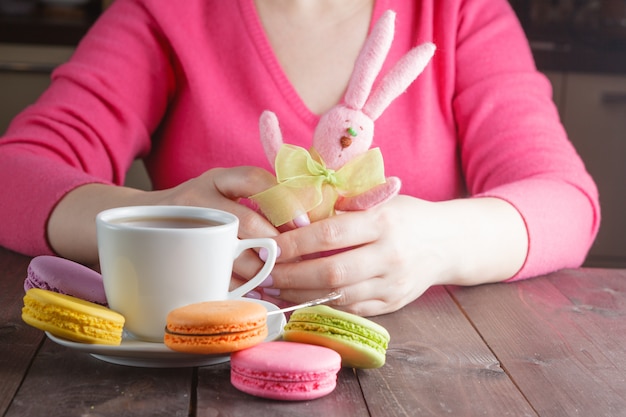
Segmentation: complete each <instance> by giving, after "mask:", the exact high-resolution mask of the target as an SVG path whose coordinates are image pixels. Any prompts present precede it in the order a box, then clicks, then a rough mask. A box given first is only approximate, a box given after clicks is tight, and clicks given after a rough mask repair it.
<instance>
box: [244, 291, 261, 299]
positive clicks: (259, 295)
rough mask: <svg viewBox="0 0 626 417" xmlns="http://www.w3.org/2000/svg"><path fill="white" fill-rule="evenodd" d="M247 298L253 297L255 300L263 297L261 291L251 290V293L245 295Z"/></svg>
mask: <svg viewBox="0 0 626 417" xmlns="http://www.w3.org/2000/svg"><path fill="white" fill-rule="evenodd" d="M244 297H245V298H253V299H255V300H260V299H261V293H260V292H258V291H250V292H249V293H247V294H246V295H244Z"/></svg>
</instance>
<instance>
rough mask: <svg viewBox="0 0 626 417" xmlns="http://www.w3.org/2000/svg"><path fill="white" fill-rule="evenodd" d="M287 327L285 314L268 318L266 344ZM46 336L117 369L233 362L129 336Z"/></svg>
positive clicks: (216, 356) (269, 309)
mask: <svg viewBox="0 0 626 417" xmlns="http://www.w3.org/2000/svg"><path fill="white" fill-rule="evenodd" d="M250 301H254V302H258V303H260V304H262V305H264V306H265V308H267V311H273V310H278V307H277V306H275V305H274V304H272V303H269V302H267V301H263V300H253V299H250ZM286 323H287V320H286V318H285V315H284V314H273V315H271V316H267V328H268V335H267V338H266V339H265V341H266V342H268V341H272V340H276V339H278V338H280V337H281V336H282V334H283V327H285V324H286ZM46 336H48V338H49V339H50V340H52V341H53V342H55V343H58V344H59V345H62V346H66V347H69V348H71V349H75V350H78V351H81V352H86V353H89V354H91V356H93V357H94V358H97V359H100V360H102V361H105V362H110V363H114V364H117V365H127V366H137V367H143V368H181V367H190V366H207V365H215V364H218V363H223V362H228V360H229V359H230V355H194V354H190V353H182V352H176V351H173V350H171V349H170V348H168V347H167V346H165V345H164V344H163V343H152V342H144V341H141V340H137V339H134V338H132V336H130V335H127V334H126V333H124V335H123V337H122V343H121V344H120V345H119V346H109V345H96V344H89V343H80V342H73V341H70V340H67V339H62V338H60V337H57V336H54V335H52V334H50V333H49V332H46Z"/></svg>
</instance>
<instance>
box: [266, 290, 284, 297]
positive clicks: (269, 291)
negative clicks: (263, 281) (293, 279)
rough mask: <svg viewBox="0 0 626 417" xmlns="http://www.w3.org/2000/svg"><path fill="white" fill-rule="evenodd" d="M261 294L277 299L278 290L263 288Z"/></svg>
mask: <svg viewBox="0 0 626 417" xmlns="http://www.w3.org/2000/svg"><path fill="white" fill-rule="evenodd" d="M263 292H264V293H265V294H267V295H269V296H270V297H278V296H279V295H280V290H279V289H278V288H263Z"/></svg>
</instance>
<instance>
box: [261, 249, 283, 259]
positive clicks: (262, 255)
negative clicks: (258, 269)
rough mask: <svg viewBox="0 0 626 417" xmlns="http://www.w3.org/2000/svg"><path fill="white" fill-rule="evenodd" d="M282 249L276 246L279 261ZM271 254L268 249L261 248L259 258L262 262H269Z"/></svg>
mask: <svg viewBox="0 0 626 417" xmlns="http://www.w3.org/2000/svg"><path fill="white" fill-rule="evenodd" d="M280 253H281V252H280V247H278V246H276V258H277V259H278V257H280ZM268 255H269V253H268V251H267V249H266V248H261V249H259V258H261V260H262V261H263V262H266V261H267V257H268Z"/></svg>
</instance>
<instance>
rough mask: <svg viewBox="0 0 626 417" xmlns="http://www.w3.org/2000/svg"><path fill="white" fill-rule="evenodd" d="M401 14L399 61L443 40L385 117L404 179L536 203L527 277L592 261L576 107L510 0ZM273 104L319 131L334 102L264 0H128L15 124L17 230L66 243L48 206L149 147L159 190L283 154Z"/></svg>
mask: <svg viewBox="0 0 626 417" xmlns="http://www.w3.org/2000/svg"><path fill="white" fill-rule="evenodd" d="M386 9H394V10H395V11H396V12H397V18H396V37H395V40H394V43H393V46H392V49H391V52H390V54H389V56H388V58H387V61H386V64H385V66H384V68H383V70H382V73H383V74H384V73H385V72H386V71H387V70H388V69H389V67H390V65H392V64H393V63H394V62H396V61H397V59H398V58H399V57H400V56H401V55H402V54H404V53H405V52H406V51H407V50H409V49H410V48H411V47H413V46H415V45H417V44H419V43H422V42H425V41H432V42H434V43H435V44H436V45H437V47H438V49H437V53H436V55H435V57H434V59H433V61H432V62H431V63H430V65H429V66H428V67H427V69H426V70H425V72H424V73H423V74H422V75H421V76H420V77H419V78H418V80H417V81H416V82H414V83H413V84H412V85H411V87H410V88H409V89H408V91H407V93H406V94H403V95H402V96H401V97H400V98H398V99H396V100H395V101H394V102H393V103H392V104H391V106H390V107H389V108H388V109H387V110H386V111H385V112H384V113H383V114H382V116H381V117H380V118H379V119H378V120H377V121H376V137H375V138H374V142H375V143H374V146H378V147H380V148H381V150H382V153H383V155H384V159H385V164H386V174H387V175H388V176H398V177H400V178H401V179H402V181H403V188H402V191H401V193H403V194H408V195H412V196H415V197H419V198H422V199H427V200H433V201H440V200H447V199H453V198H459V197H465V196H495V197H499V198H502V199H505V200H507V201H509V202H510V203H512V204H513V205H514V206H515V207H517V209H518V210H519V211H520V213H521V214H522V215H523V217H524V220H525V222H526V225H527V228H528V232H529V236H530V250H529V254H528V258H527V260H526V263H525V265H524V267H523V269H522V270H521V271H520V272H519V273H518V274H517V275H516V277H515V278H524V277H529V276H534V275H538V274H542V273H546V272H550V271H552V270H555V269H559V268H563V267H574V266H578V265H580V264H581V262H582V261H583V260H584V258H585V255H586V253H587V251H588V249H589V247H590V245H591V243H592V241H593V239H594V237H595V234H596V232H597V229H598V226H599V206H598V196H597V191H596V188H595V185H594V183H593V181H592V179H591V178H590V177H589V175H588V174H587V173H586V171H585V169H584V166H583V164H582V162H581V160H580V158H579V157H578V156H577V154H576V152H575V150H574V149H573V147H572V145H571V144H570V143H569V142H568V140H567V137H566V134H565V132H564V130H563V128H562V126H561V125H560V123H559V119H558V114H557V111H556V109H555V106H554V105H553V104H552V102H551V89H550V84H549V82H548V81H547V80H546V79H545V78H544V77H543V76H542V75H541V74H540V73H538V72H537V71H536V70H535V67H534V63H533V60H532V55H531V52H530V50H529V47H528V44H527V41H526V40H525V37H524V34H523V32H522V30H521V28H520V26H519V24H518V22H517V20H516V18H515V15H514V13H513V11H512V10H511V8H510V6H509V4H508V3H507V1H506V0H471V1H470V0H420V1H408V0H397V1H394V0H378V1H377V3H376V6H375V10H374V16H373V20H374V21H375V20H377V19H378V18H379V17H380V15H381V14H382V12H383V11H384V10H386ZM265 109H269V110H272V111H274V112H275V113H276V114H277V115H278V118H279V120H280V123H281V128H282V132H283V135H284V138H285V141H286V142H288V143H292V144H296V145H300V146H303V147H308V146H309V145H310V141H311V138H312V134H313V130H314V127H315V125H316V123H317V121H318V119H319V115H317V114H313V113H312V112H311V111H310V110H309V109H308V108H307V107H306V106H305V105H304V103H303V102H302V101H301V99H300V98H299V97H298V95H297V93H296V91H295V90H294V88H293V87H292V85H291V84H290V83H289V81H288V79H287V78H286V76H285V74H284V72H283V71H282V69H281V67H280V65H279V63H278V61H277V59H276V57H275V56H274V54H273V52H272V49H271V47H270V45H269V43H268V40H267V38H266V37H265V34H264V31H263V28H262V26H261V24H260V21H259V19H258V16H257V14H256V10H255V8H254V4H253V1H252V0H236V1H231V0H229V1H224V0H213V1H211V0H184V1H163V0H116V1H115V2H114V3H113V6H112V7H111V8H110V9H109V10H108V11H107V12H106V13H105V14H104V15H103V16H102V18H101V19H100V20H99V21H98V22H97V23H96V24H95V26H94V27H93V28H92V30H91V31H90V32H89V34H88V35H87V36H86V37H85V39H84V40H83V41H82V42H81V44H80V46H79V48H78V50H77V51H76V53H75V55H74V56H73V57H72V59H71V61H70V62H69V63H67V64H64V65H62V66H60V67H59V68H58V69H57V70H56V71H55V72H54V74H53V83H52V86H51V87H50V88H49V89H48V90H47V91H46V92H45V93H44V94H43V96H42V97H41V98H40V99H39V100H38V101H37V102H36V103H35V104H34V105H33V106H31V107H29V108H28V109H26V110H25V111H24V112H23V113H22V114H21V115H19V116H18V117H17V118H16V119H15V120H14V122H13V123H12V125H11V126H10V128H9V129H8V131H7V133H6V135H5V136H4V137H3V138H2V139H1V140H0V183H1V184H2V187H1V188H0V190H1V191H0V192H1V193H2V197H1V198H0V222H2V224H1V226H0V245H2V246H5V247H7V248H10V249H13V250H16V251H20V252H23V253H26V254H30V255H36V254H44V253H50V252H51V249H50V247H49V245H48V243H47V240H46V233H45V230H46V222H47V219H48V217H49V215H50V212H51V210H52V209H53V208H54V206H55V204H57V202H58V201H59V199H61V198H62V197H63V196H64V195H65V194H66V193H67V192H68V191H70V190H72V189H73V188H75V187H77V186H79V185H81V184H86V183H91V182H103V183H113V184H122V183H123V182H124V176H125V172H126V170H127V169H128V167H129V166H130V164H131V162H132V161H133V160H134V159H135V158H137V157H143V158H145V161H146V165H147V167H148V170H149V173H150V175H151V177H152V181H153V184H154V186H155V188H159V189H162V188H166V187H172V186H175V185H177V184H179V183H180V182H182V181H185V180H187V179H189V178H192V177H195V176H197V175H199V174H201V173H202V172H204V171H205V170H208V169H210V168H213V167H229V166H235V165H255V166H261V167H265V168H267V169H270V165H269V163H268V162H267V161H266V159H265V156H264V153H263V150H262V147H261V144H260V142H259V134H258V119H259V115H260V114H261V112H262V111H263V110H265Z"/></svg>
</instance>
